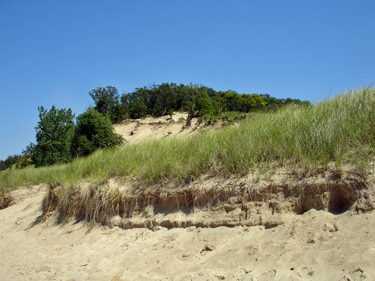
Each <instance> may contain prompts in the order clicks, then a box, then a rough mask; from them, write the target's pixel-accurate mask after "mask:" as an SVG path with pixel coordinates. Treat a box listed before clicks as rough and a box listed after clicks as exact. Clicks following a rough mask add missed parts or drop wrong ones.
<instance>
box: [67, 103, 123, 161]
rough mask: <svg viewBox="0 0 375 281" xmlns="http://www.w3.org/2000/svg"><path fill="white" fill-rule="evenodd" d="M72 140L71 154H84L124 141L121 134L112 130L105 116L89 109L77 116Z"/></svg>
mask: <svg viewBox="0 0 375 281" xmlns="http://www.w3.org/2000/svg"><path fill="white" fill-rule="evenodd" d="M74 132H75V133H74V138H73V142H72V150H71V151H72V155H73V156H74V157H76V156H86V155H88V154H90V153H92V152H94V151H95V150H96V149H98V148H106V147H114V146H118V145H121V144H122V143H123V142H124V139H123V137H122V136H120V135H118V134H116V133H115V132H114V128H113V126H112V124H111V121H110V120H109V118H108V117H107V116H104V115H102V114H100V113H99V112H97V111H95V110H93V109H89V110H87V111H86V112H85V113H83V114H81V115H79V116H78V117H77V125H76V127H75V131H74Z"/></svg>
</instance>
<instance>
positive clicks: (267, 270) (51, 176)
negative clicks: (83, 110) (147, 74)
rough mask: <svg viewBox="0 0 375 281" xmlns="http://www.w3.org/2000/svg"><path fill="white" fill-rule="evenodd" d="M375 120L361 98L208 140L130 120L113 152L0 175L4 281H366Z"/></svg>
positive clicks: (245, 125)
mask: <svg viewBox="0 0 375 281" xmlns="http://www.w3.org/2000/svg"><path fill="white" fill-rule="evenodd" d="M374 108H375V91H374V89H363V90H361V91H357V92H353V93H348V94H346V95H342V96H338V97H336V98H333V99H330V100H327V101H325V102H323V103H321V104H318V105H314V106H311V107H307V108H301V107H295V106H294V107H288V108H286V109H285V110H282V111H279V112H275V113H267V114H258V115H255V117H254V116H253V117H252V118H246V119H244V120H243V121H241V122H240V123H236V124H234V125H233V126H225V127H223V128H221V127H220V126H217V127H215V129H214V130H211V129H209V128H207V127H205V128H207V130H200V128H203V125H202V124H198V122H197V120H194V121H193V122H192V125H191V127H188V128H185V129H183V130H182V127H183V125H184V123H183V122H179V120H180V118H181V117H184V116H183V115H182V113H178V114H175V115H174V116H173V119H170V117H169V116H168V117H160V118H158V119H152V118H144V119H136V120H128V121H124V122H122V123H120V124H117V125H115V130H116V132H117V133H120V134H122V135H123V136H124V138H125V139H126V140H127V144H125V145H124V146H123V147H121V148H118V149H116V150H115V149H112V150H103V151H98V152H96V153H94V154H92V155H90V156H88V157H87V158H82V159H76V160H75V161H74V162H72V163H69V164H66V165H59V166H51V167H45V168H38V169H34V168H31V167H29V168H25V169H22V170H9V171H4V172H2V173H1V174H0V183H1V184H2V185H4V186H5V185H6V186H7V188H8V190H9V193H7V196H8V197H7V198H8V199H9V201H8V202H9V205H10V206H8V207H7V208H5V209H3V210H0V232H1V233H0V235H1V238H2V239H1V240H0V251H1V252H2V253H3V255H2V256H1V259H0V264H1V266H0V270H1V272H2V273H4V275H3V278H4V280H25V279H30V280H54V279H55V280H112V278H113V280H165V279H169V280H224V279H225V280H374V279H375V272H374V270H373V264H375V233H374V230H373V229H374V226H375V211H374V209H375V174H374V173H375V171H374V169H375V167H374V153H373V149H374V136H375V134H374V131H373V128H374V122H375V118H374V116H373V114H374V110H373V109H374ZM21 185H24V186H25V185H27V186H31V187H29V188H26V187H22V188H19V187H20V186H21ZM15 187H18V188H15ZM115 276H118V277H115ZM116 278H117V279H116Z"/></svg>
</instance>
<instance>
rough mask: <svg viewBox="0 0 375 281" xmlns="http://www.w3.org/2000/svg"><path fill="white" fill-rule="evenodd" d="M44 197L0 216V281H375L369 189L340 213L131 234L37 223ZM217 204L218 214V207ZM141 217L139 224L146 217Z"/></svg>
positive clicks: (232, 212)
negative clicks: (116, 278) (116, 279)
mask: <svg viewBox="0 0 375 281" xmlns="http://www.w3.org/2000/svg"><path fill="white" fill-rule="evenodd" d="M354 182H355V181H354ZM223 184H224V186H225V183H223ZM259 184H261V182H260V183H259ZM236 186H241V183H239V184H238V185H236ZM332 186H333V185H332ZM332 186H331V187H332ZM330 190H331V191H332V192H330V194H332V196H331V195H330V194H328V195H327V196H326V197H324V196H323V197H321V198H323V199H324V198H328V199H329V198H331V199H330V200H328V201H327V202H328V204H329V202H330V201H332V202H336V203H340V202H343V203H345V202H347V201H345V200H344V199H342V198H341V199H335V197H334V196H333V195H334V188H333V187H332V188H331V189H330ZM367 190H369V189H368V188H367ZM323 191H324V190H323ZM142 192H143V193H145V192H147V190H144V191H142ZM279 192H281V191H279ZM279 192H278V193H279ZM324 192H329V190H328V191H324ZM324 192H323V194H324ZM225 193H226V192H225ZM278 193H276V194H278ZM45 194H46V187H45V186H38V187H34V188H33V189H20V190H18V191H16V192H15V193H14V194H13V196H14V197H15V204H13V205H12V206H10V207H8V208H6V209H3V210H0V237H1V239H0V251H1V257H0V272H1V275H0V280H112V279H113V278H114V277H115V276H118V277H119V278H121V279H118V280H122V279H123V280H375V267H374V264H375V231H374V229H375V211H374V210H372V211H367V212H364V211H366V210H363V208H365V207H366V206H370V207H371V206H373V205H371V204H372V203H373V201H371V200H372V197H371V196H373V193H371V192H370V193H368V192H367V193H366V194H365V195H363V193H360V194H362V195H361V197H360V198H356V200H355V202H350V204H352V205H351V206H344V207H342V208H346V207H348V210H347V211H344V210H343V209H340V208H341V207H340V208H339V207H338V209H336V208H335V207H332V208H333V209H331V212H328V211H329V206H328V207H327V208H326V209H325V208H323V209H321V210H320V211H317V210H315V209H310V210H308V211H306V212H303V213H302V214H296V212H295V211H298V208H297V209H296V210H295V211H293V210H291V211H289V212H287V211H286V210H288V208H289V207H286V208H284V209H283V210H284V212H281V213H275V214H272V212H271V213H269V210H265V211H264V212H263V211H262V210H264V209H262V207H259V208H258V209H254V210H256V212H258V211H259V215H260V217H261V218H263V217H264V215H266V216H267V217H268V218H274V221H276V223H274V224H272V223H269V224H268V225H267V224H266V223H259V224H258V225H256V224H254V226H247V225H246V224H245V225H240V224H237V225H236V226H232V227H230V226H218V227H197V226H188V225H185V227H183V225H179V227H173V228H167V227H163V226H161V225H160V224H159V225H158V224H156V225H154V226H152V227H149V228H147V227H140V226H138V228H129V229H123V228H119V227H117V226H115V227H112V228H110V227H109V226H104V225H100V224H99V225H95V226H94V227H90V226H89V225H87V223H85V222H84V221H80V222H77V221H75V220H72V221H71V222H69V223H67V224H58V223H57V222H58V218H57V217H54V216H51V217H50V218H49V219H47V221H46V222H44V223H38V221H39V220H40V217H41V215H42V211H41V202H42V199H43V198H44V196H45ZM232 195H234V193H232ZM293 196H294V195H293V194H291V195H290V198H293ZM159 197H160V196H159ZM234 197H235V196H230V198H232V199H230V198H229V199H230V200H232V201H233V200H234V199H233V198H234ZM271 197H272V196H271ZM271 197H270V198H269V199H270V200H271V201H272V200H273V199H272V198H271ZM318 197H319V196H318ZM164 198H166V201H165V202H166V203H165V204H167V202H168V200H167V198H168V196H167V197H164ZM202 198H204V197H202ZM288 198H289V197H288ZM290 198H289V199H290ZM345 198H350V196H349V197H345ZM258 199H259V200H258V201H259V202H260V201H261V199H260V198H258ZM289 199H288V200H289ZM202 200H203V199H202ZM288 200H287V201H288ZM340 200H341V201H340ZM348 200H349V199H348ZM361 200H362V201H361ZM363 200H367V201H371V202H370V203H371V204H370V203H369V205H366V204H365V203H366V202H364V201H363ZM172 201H173V200H171V201H170V202H172ZM287 201H285V202H287ZM292 201H293V200H291V202H292ZM323 201H324V200H323ZM323 201H322V202H323ZM152 202H154V201H152ZM288 202H289V201H288ZM301 202H302V201H301ZM211 203H212V202H211ZM237 203H238V202H237ZM237 203H236V202H235V200H234V201H233V202H232V203H231V204H229V203H228V204H229V205H230V206H235V204H237ZM197 204H198V203H197ZM212 204H213V203H212ZM215 204H216V206H218V208H219V207H220V206H221V207H220V208H219V209H220V210H222V209H223V208H224V210H225V204H224V205H220V204H219V203H218V202H217V203H215ZM215 204H213V206H214V205H215ZM228 204H226V205H228ZM345 204H346V203H345ZM345 204H344V205H345ZM339 205H340V204H339ZM260 206H261V205H260ZM268 206H270V204H268ZM280 206H284V205H283V204H281V205H280ZM290 206H292V205H290ZM361 206H362V207H361ZM363 206H364V207H363ZM271 207H272V205H271ZM323 207H324V206H323ZM371 208H372V207H371ZM371 208H369V210H370V209H371ZM146 209H147V207H146V206H145V210H146ZM219 209H218V210H216V211H218V212H219V211H220V210H219ZM289 209H290V208H289ZM372 209H373V208H372ZM161 211H162V210H161ZM334 211H337V212H336V214H333V213H334ZM340 211H344V212H340ZM221 212H222V211H221ZM236 212H238V210H236V208H229V209H228V210H227V212H226V214H224V213H223V212H222V214H224V215H225V216H229V217H231V218H234V217H236V216H237V218H238V214H237V215H236ZM146 213H147V212H146ZM197 213H198V214H199V216H200V219H199V220H197V221H204V218H205V216H206V218H210V213H209V212H208V213H207V214H205V213H204V210H203V209H202V210H201V211H200V212H198V210H197ZM297 213H298V212H297ZM160 214H161V213H158V214H154V216H157V215H160ZM164 215H165V216H168V215H173V216H174V217H173V218H174V221H177V219H176V218H177V217H178V216H180V217H181V214H180V213H179V212H175V213H169V214H164ZM134 217H135V218H137V216H136V215H134ZM142 218H146V219H147V217H145V213H144V212H143V213H142V212H140V214H139V216H138V219H139V220H141V219H142ZM154 221H155V220H154ZM169 221H173V220H171V219H169ZM216 221H222V222H223V221H230V220H228V218H226V219H225V220H223V219H219V220H217V218H216ZM270 221H272V220H270ZM280 221H281V222H280ZM223 225H224V224H223ZM233 225H235V224H233Z"/></svg>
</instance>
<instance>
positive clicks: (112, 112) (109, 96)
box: [89, 86, 125, 124]
mask: <svg viewBox="0 0 375 281" xmlns="http://www.w3.org/2000/svg"><path fill="white" fill-rule="evenodd" d="M89 95H90V96H91V97H92V99H93V100H94V102H95V107H94V109H95V110H96V111H98V112H99V113H101V114H103V115H107V116H108V117H109V119H110V120H111V122H112V124H114V123H117V122H119V121H121V120H122V119H123V116H124V114H125V109H124V107H123V106H121V103H120V96H119V94H118V91H117V89H116V88H115V87H112V86H107V87H105V88H102V87H99V88H96V89H94V90H92V91H90V92H89Z"/></svg>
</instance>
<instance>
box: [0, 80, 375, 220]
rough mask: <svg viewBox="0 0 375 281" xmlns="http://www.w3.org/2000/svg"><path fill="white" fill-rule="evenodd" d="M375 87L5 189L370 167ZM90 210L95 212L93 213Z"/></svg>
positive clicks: (19, 174)
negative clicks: (264, 169)
mask: <svg viewBox="0 0 375 281" xmlns="http://www.w3.org/2000/svg"><path fill="white" fill-rule="evenodd" d="M374 111H375V88H371V87H366V88H363V89H360V90H355V91H351V92H348V93H344V94H339V95H337V96H335V97H333V98H330V99H327V100H325V101H323V102H320V103H318V104H316V105H312V106H308V107H300V106H295V105H290V106H287V107H285V108H283V109H282V110H280V111H276V112H270V113H256V114H253V115H252V116H253V118H246V119H244V120H243V121H242V122H241V123H240V124H239V125H238V126H228V127H224V128H223V129H221V130H201V131H199V132H198V133H197V134H195V135H192V136H189V137H184V138H178V137H171V138H166V139H163V140H151V141H148V142H142V143H137V144H126V145H124V146H123V147H121V148H118V149H107V150H100V151H97V152H95V153H93V154H92V155H89V156H88V157H86V158H78V159H76V160H75V161H73V162H72V163H69V164H65V165H54V166H49V167H42V168H38V169H35V168H33V167H26V168H25V169H22V170H15V169H10V170H6V171H2V172H0V186H2V187H3V188H11V187H16V186H19V185H31V184H36V183H40V182H53V181H60V182H66V183H69V184H74V183H76V182H79V181H81V180H82V179H89V180H90V181H93V180H105V179H109V178H110V177H113V176H121V177H125V178H126V177H135V178H137V179H138V180H140V181H143V182H145V183H149V182H156V181H159V180H165V179H175V180H176V179H177V180H180V181H189V180H194V179H196V178H198V177H199V176H200V175H202V174H204V173H211V174H232V173H236V174H240V175H241V174H246V173H248V172H249V170H250V169H251V168H252V167H254V166H259V165H260V166H262V165H269V164H270V163H276V164H277V165H280V166H288V167H290V166H291V167H295V168H296V169H310V170H317V169H321V168H327V166H328V164H329V163H332V162H334V163H335V165H336V169H340V168H341V165H342V164H343V163H350V164H353V165H354V166H355V167H356V168H357V169H359V170H361V171H365V170H366V169H367V165H368V163H369V161H370V160H369V159H370V157H372V156H373V151H374V144H375V130H374V128H375V113H374ZM89 213H90V212H89Z"/></svg>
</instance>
